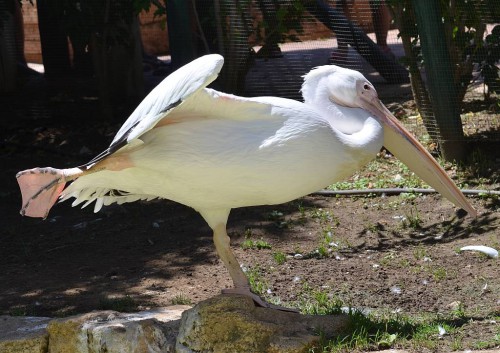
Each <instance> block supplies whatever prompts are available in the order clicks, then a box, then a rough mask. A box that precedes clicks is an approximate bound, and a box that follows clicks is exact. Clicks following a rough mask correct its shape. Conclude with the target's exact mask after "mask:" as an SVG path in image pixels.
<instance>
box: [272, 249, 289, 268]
mask: <svg viewBox="0 0 500 353" xmlns="http://www.w3.org/2000/svg"><path fill="white" fill-rule="evenodd" d="M273 259H274V261H276V263H277V264H278V265H283V264H284V263H285V262H286V254H285V253H283V252H281V251H276V252H274V253H273Z"/></svg>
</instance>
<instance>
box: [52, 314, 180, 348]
mask: <svg viewBox="0 0 500 353" xmlns="http://www.w3.org/2000/svg"><path fill="white" fill-rule="evenodd" d="M188 308H189V307H188V306H183V305H179V306H173V307H168V308H161V309H156V310H150V311H142V312H139V313H133V314H126V313H118V312H114V311H98V312H91V313H88V314H84V315H78V316H72V317H68V318H64V319H55V320H52V321H51V322H50V323H49V325H48V326H47V331H48V333H49V352H50V353H89V352H108V353H114V352H116V353H124V352H127V353H146V352H148V353H156V352H165V353H167V352H174V347H175V337H176V336H177V332H178V326H179V323H180V320H179V319H180V317H181V313H182V312H183V311H184V310H186V309H188Z"/></svg>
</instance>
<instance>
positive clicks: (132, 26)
mask: <svg viewBox="0 0 500 353" xmlns="http://www.w3.org/2000/svg"><path fill="white" fill-rule="evenodd" d="M120 26H121V27H122V28H121V29H122V30H123V32H122V33H125V35H124V38H120V39H119V40H117V39H116V38H114V39H113V41H112V44H110V42H111V41H110V37H109V33H108V32H107V31H104V32H103V33H102V34H101V35H97V34H96V33H93V34H92V35H91V38H90V48H91V53H92V60H93V64H94V69H95V73H96V76H97V82H98V86H99V95H100V100H101V106H102V111H103V114H104V116H106V117H111V115H112V114H113V110H114V109H113V107H114V106H117V105H123V104H131V105H134V104H136V103H137V102H138V101H139V100H140V99H142V97H143V96H144V79H143V68H142V46H141V38H140V33H139V21H138V19H137V18H136V17H134V18H133V19H131V21H130V23H129V24H126V23H125V22H124V23H122V24H121V25H120Z"/></svg>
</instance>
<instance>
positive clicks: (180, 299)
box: [170, 294, 193, 305]
mask: <svg viewBox="0 0 500 353" xmlns="http://www.w3.org/2000/svg"><path fill="white" fill-rule="evenodd" d="M170 303H171V304H172V305H192V304H193V302H192V301H191V299H189V298H188V297H187V296H186V295H184V294H177V295H176V296H174V297H173V298H172V299H171V300H170Z"/></svg>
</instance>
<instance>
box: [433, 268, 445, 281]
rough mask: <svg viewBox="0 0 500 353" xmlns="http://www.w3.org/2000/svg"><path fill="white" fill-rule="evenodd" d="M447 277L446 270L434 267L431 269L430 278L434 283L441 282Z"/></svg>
mask: <svg viewBox="0 0 500 353" xmlns="http://www.w3.org/2000/svg"><path fill="white" fill-rule="evenodd" d="M447 277H448V271H447V270H446V268H444V267H441V266H436V267H434V268H433V269H432V278H434V280H435V281H436V282H438V281H442V280H444V279H446V278H447Z"/></svg>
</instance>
